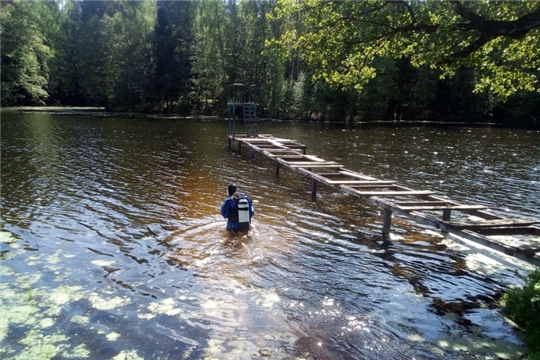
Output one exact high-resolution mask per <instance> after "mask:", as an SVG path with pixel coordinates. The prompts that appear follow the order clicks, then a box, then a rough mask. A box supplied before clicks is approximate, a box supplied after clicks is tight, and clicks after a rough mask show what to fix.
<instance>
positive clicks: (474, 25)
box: [267, 0, 540, 97]
mask: <svg viewBox="0 0 540 360" xmlns="http://www.w3.org/2000/svg"><path fill="white" fill-rule="evenodd" d="M272 19H273V20H275V21H277V20H279V21H282V22H283V23H284V24H286V25H285V26H286V28H285V31H284V33H283V35H282V36H281V37H280V38H278V39H274V40H271V41H269V42H267V44H268V45H274V46H276V45H277V46H278V47H280V48H281V49H282V51H284V52H286V51H288V50H289V49H300V50H301V51H302V54H303V56H304V60H305V61H307V62H308V63H309V64H311V65H313V66H314V67H315V68H316V71H315V74H314V77H315V78H317V79H324V80H325V81H327V82H329V83H330V84H332V85H334V86H339V87H343V88H351V87H353V88H356V89H357V90H361V89H362V88H363V87H364V85H365V84H366V83H367V82H368V81H369V80H370V79H372V78H373V77H375V76H376V72H377V68H376V60H377V59H378V58H381V57H390V58H401V57H406V58H409V59H410V61H411V63H412V64H413V65H414V66H416V67H421V66H427V67H429V68H431V69H438V70H440V74H441V77H446V76H451V75H453V74H454V73H455V71H456V70H457V69H458V68H460V67H472V68H475V69H476V71H477V76H478V80H477V83H476V89H475V90H476V91H481V90H486V89H489V90H491V91H493V92H494V93H496V94H497V95H499V96H501V97H507V96H509V95H511V94H513V93H515V92H516V91H517V90H520V89H524V90H537V89H538V88H539V84H538V77H539V74H540V46H539V44H540V30H539V28H540V1H517V0H514V1H491V2H489V1H468V2H460V1H452V0H448V1H441V0H428V1H380V0H363V1H352V0H344V1H328V0H302V1H296V0H278V5H277V10H276V15H274V16H272Z"/></svg>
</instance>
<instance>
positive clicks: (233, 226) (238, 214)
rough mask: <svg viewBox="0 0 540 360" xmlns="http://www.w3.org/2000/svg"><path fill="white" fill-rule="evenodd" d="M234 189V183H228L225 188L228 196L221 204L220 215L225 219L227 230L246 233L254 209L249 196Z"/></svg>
mask: <svg viewBox="0 0 540 360" xmlns="http://www.w3.org/2000/svg"><path fill="white" fill-rule="evenodd" d="M236 190H237V187H236V185H234V184H230V185H229V187H228V189H227V192H228V194H229V196H227V197H226V198H225V200H224V201H223V204H221V215H223V217H224V218H226V219H227V227H226V229H227V230H229V231H232V232H235V233H236V232H238V231H242V232H244V233H247V232H248V231H249V228H250V224H251V217H252V216H253V214H254V213H255V209H254V208H253V202H252V201H251V198H250V197H249V196H248V195H246V194H242V193H238V192H237V191H236Z"/></svg>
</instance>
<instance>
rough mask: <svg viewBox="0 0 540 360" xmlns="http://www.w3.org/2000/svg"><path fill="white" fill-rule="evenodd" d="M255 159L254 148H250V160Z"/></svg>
mask: <svg viewBox="0 0 540 360" xmlns="http://www.w3.org/2000/svg"><path fill="white" fill-rule="evenodd" d="M253 159H255V149H254V148H251V160H253Z"/></svg>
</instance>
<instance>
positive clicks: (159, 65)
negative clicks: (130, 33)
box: [150, 1, 192, 113]
mask: <svg viewBox="0 0 540 360" xmlns="http://www.w3.org/2000/svg"><path fill="white" fill-rule="evenodd" d="M157 4H158V5H157V21H156V25H155V29H154V41H153V47H152V55H153V56H152V58H153V65H154V78H153V86H151V88H152V89H151V91H150V92H151V94H152V96H153V97H154V102H157V103H159V102H165V109H166V110H167V111H172V110H173V106H174V105H175V104H177V105H179V106H180V107H181V108H182V109H183V111H182V112H184V113H189V90H190V75H191V59H190V48H191V46H190V45H191V38H192V35H191V31H192V10H191V2H190V1H158V3H157Z"/></svg>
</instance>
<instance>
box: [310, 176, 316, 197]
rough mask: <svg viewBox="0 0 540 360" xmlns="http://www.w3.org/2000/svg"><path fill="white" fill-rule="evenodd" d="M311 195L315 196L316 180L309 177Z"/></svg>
mask: <svg viewBox="0 0 540 360" xmlns="http://www.w3.org/2000/svg"><path fill="white" fill-rule="evenodd" d="M311 196H312V197H313V198H314V199H315V197H316V196H317V180H315V179H311Z"/></svg>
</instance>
